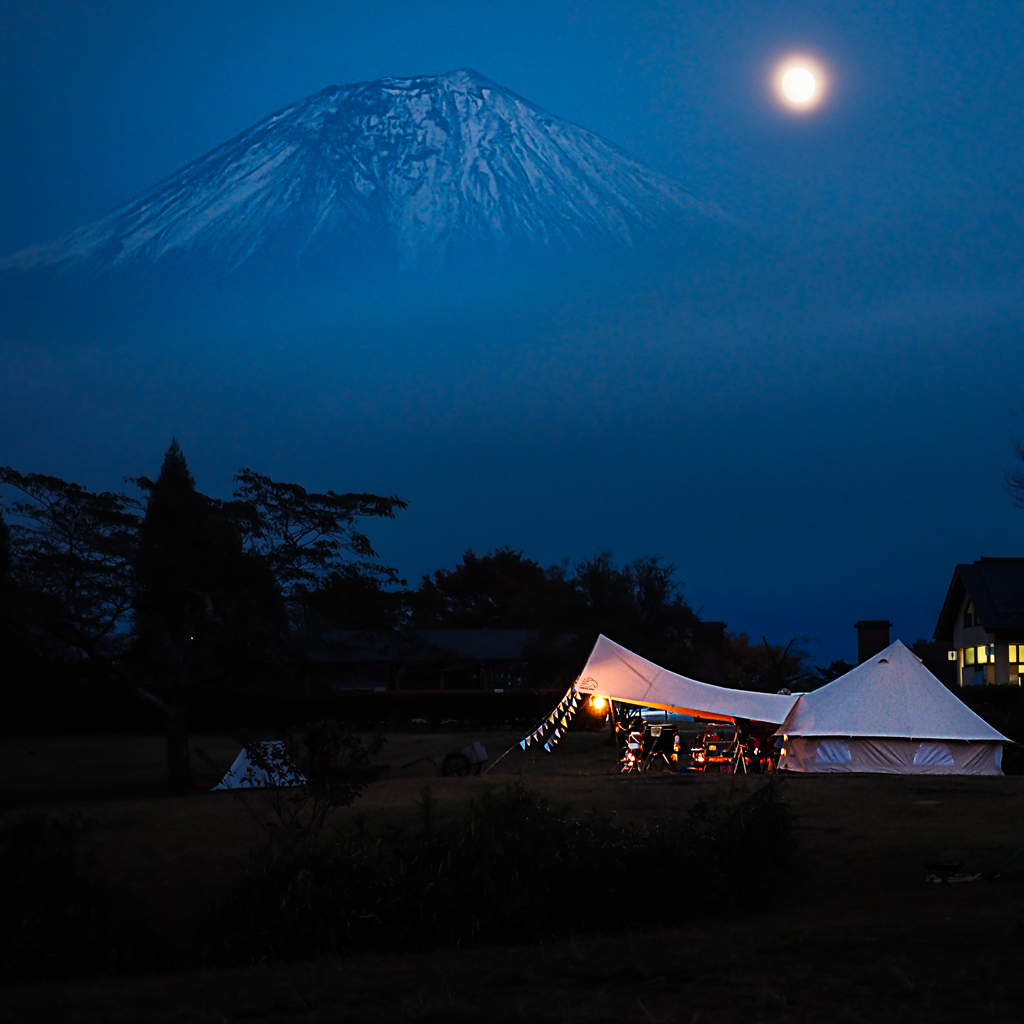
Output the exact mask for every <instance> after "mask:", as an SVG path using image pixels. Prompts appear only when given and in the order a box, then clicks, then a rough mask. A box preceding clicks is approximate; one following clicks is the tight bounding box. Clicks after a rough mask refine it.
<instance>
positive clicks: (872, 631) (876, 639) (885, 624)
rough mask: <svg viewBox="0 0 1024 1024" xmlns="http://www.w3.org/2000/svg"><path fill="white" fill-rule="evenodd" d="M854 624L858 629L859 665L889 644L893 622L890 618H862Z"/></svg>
mask: <svg viewBox="0 0 1024 1024" xmlns="http://www.w3.org/2000/svg"><path fill="white" fill-rule="evenodd" d="M854 626H855V627H856V629H857V664H858V665H863V664H864V662H865V661H867V660H868V658H870V657H872V656H873V655H875V654H878V652H879V651H884V650H885V649H886V647H888V646H889V643H890V640H889V630H890V628H891V627H892V623H891V622H890V621H889V620H888V619H861V621H860V622H855V623H854Z"/></svg>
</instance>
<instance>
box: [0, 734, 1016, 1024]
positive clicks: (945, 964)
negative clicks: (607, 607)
mask: <svg viewBox="0 0 1024 1024" xmlns="http://www.w3.org/2000/svg"><path fill="white" fill-rule="evenodd" d="M478 735H479V734H469V733H453V734H448V735H439V734H423V733H420V734H412V733H409V734H396V735H392V736H389V737H388V744H387V746H386V747H385V750H384V754H383V755H382V760H384V761H386V762H388V763H389V764H390V765H391V766H392V768H391V770H389V771H388V772H387V773H386V774H385V775H384V777H383V778H382V779H381V780H380V781H379V782H377V783H375V784H374V785H373V786H372V787H371V788H370V789H369V790H367V792H366V793H365V794H364V796H363V797H362V798H361V799H360V800H359V801H358V802H357V804H355V805H354V806H353V807H352V808H349V809H344V810H342V811H339V812H338V822H337V824H338V825H339V826H340V827H346V825H347V824H348V823H349V822H351V818H352V815H353V814H356V813H358V814H362V815H364V816H365V818H366V821H367V823H368V824H369V825H370V826H371V827H380V826H382V825H383V824H384V823H387V822H392V823H400V822H412V821H413V820H414V819H415V816H416V814H417V813H418V812H417V810H416V801H417V799H418V798H419V796H420V793H421V790H422V788H423V786H424V785H428V784H429V786H430V787H431V791H432V793H433V795H434V797H435V798H436V800H437V806H438V812H437V813H438V815H439V817H441V818H442V819H443V818H444V817H446V816H449V817H450V816H452V815H455V814H458V813H459V812H460V811H461V810H462V809H463V808H464V807H465V806H466V804H467V803H468V801H469V800H470V799H471V798H472V797H473V796H475V795H477V794H479V793H480V792H481V791H482V789H483V787H486V786H492V785H495V784H499V785H500V784H502V783H504V782H508V781H511V780H520V781H522V782H523V783H524V784H526V785H527V786H529V787H531V788H534V789H536V790H538V791H540V792H542V793H544V794H546V795H547V796H548V797H549V798H551V799H552V800H553V801H555V802H558V803H568V804H571V805H572V807H573V808H574V809H575V810H576V811H580V812H582V811H585V810H588V809H591V808H596V809H600V810H602V811H604V812H606V813H610V814H614V815H615V816H616V818H617V820H620V821H631V822H636V823H638V824H643V823H649V822H652V821H654V820H656V819H665V818H668V817H672V816H679V815H683V814H685V813H686V812H687V810H688V809H689V808H691V807H692V806H693V805H694V804H695V803H696V802H697V801H698V800H704V801H707V802H709V803H712V804H716V803H717V804H724V803H730V802H735V801H737V800H738V799H740V798H741V797H742V795H743V794H745V793H747V792H749V791H751V790H752V788H753V787H754V786H756V785H758V784H759V782H758V780H757V779H754V778H745V777H733V776H727V775H721V776H712V775H707V776H693V775H688V776H679V775H676V774H669V773H665V774H661V775H658V774H652V775H649V776H644V777H636V776H621V775H617V774H614V773H612V772H611V771H610V769H611V768H612V767H613V764H614V756H615V755H614V751H613V748H612V747H611V746H610V744H609V743H608V740H607V737H606V735H605V734H603V733H588V732H577V733H571V734H569V735H568V736H567V737H566V739H565V740H563V743H562V744H561V745H560V746H559V748H558V749H557V750H556V752H555V753H554V754H551V755H548V754H545V753H543V752H542V751H533V750H531V751H527V752H526V753H523V752H522V751H520V750H519V749H518V748H515V749H514V750H513V752H512V753H510V754H509V755H508V756H507V757H506V758H504V759H503V760H502V761H501V762H500V764H498V765H497V766H496V768H495V769H494V770H493V771H491V772H490V773H489V774H488V775H486V776H482V777H469V778H452V779H441V778H438V777H437V775H436V773H435V772H434V770H433V768H432V767H431V766H430V765H429V764H423V763H421V764H418V765H415V766H413V767H411V768H406V769H402V768H401V767H400V766H401V765H404V764H406V763H407V762H409V761H412V760H414V759H415V758H417V757H421V756H427V755H431V754H440V753H444V752H446V751H448V750H453V749H457V748H458V747H460V746H462V745H464V744H465V743H466V742H468V741H469V740H471V739H475V738H478ZM480 738H482V739H483V740H484V741H485V743H486V744H487V747H488V751H489V752H490V753H491V755H492V757H496V756H497V755H498V754H499V753H500V752H501V751H503V750H504V749H506V748H507V747H508V746H510V745H511V744H512V743H513V742H514V741H515V739H516V738H517V736H515V735H514V734H511V733H492V734H486V735H483V736H482V737H480ZM193 743H194V745H195V746H197V747H201V748H203V749H204V750H205V751H206V752H207V754H208V755H209V756H210V757H211V758H212V759H214V760H219V761H220V762H221V763H223V764H227V763H229V762H230V761H231V759H232V758H233V757H234V755H235V753H237V750H238V744H237V743H233V742H232V741H231V740H229V739H227V738H225V737H196V738H194V740H193ZM199 767H201V766H199ZM163 772H164V762H163V748H162V743H161V741H160V739H159V738H148V737H112V738H101V737H92V738H68V739H52V738H50V739H47V738H35V739H24V738H18V739H5V740H3V741H0V779H2V790H0V798H2V801H3V805H4V809H5V813H6V814H8V815H10V814H17V813H21V812H24V811H27V810H35V811H45V812H46V813H48V814H54V815H64V814H67V813H69V812H76V813H79V814H81V815H83V816H85V817H86V818H88V819H90V820H91V821H92V822H93V830H92V832H91V835H90V840H89V841H90V844H91V848H92V850H93V851H94V854H95V857H96V859H97V862H98V864H99V865H100V867H101V869H102V871H103V873H104V874H105V875H106V876H107V877H111V878H116V879H117V890H118V893H119V897H118V898H119V899H122V900H124V901H125V902H126V903H130V904H132V905H133V906H137V907H141V908H143V909H144V910H145V912H146V913H147V914H148V915H149V916H150V919H151V920H153V921H155V922H159V927H160V929H161V930H162V931H163V932H164V933H165V934H166V935H167V936H170V937H171V938H172V939H174V940H175V941H178V942H186V943H188V942H192V943H201V942H202V941H203V935H202V932H201V929H202V922H203V919H204V913H206V912H208V911H207V908H208V907H209V905H210V902H211V901H212V900H213V899H214V898H215V897H216V896H217V895H218V894H219V893H220V892H222V891H223V890H224V888H225V887H227V886H229V885H231V883H232V881H233V880H234V879H236V878H237V877H238V876H239V874H240V872H242V871H243V870H244V868H245V866H246V864H247V863H248V860H249V857H250V850H251V848H252V846H253V844H254V843H255V842H256V841H257V839H258V833H259V830H258V828H257V827H256V825H255V824H254V822H253V819H252V817H251V815H250V814H249V813H248V812H247V810H246V808H245V807H244V806H243V805H242V803H241V802H240V801H239V799H237V798H236V797H235V796H233V795H232V794H228V793H214V794H211V793H196V794H195V795H185V796H179V795H168V794H166V793H165V791H164V788H163ZM782 791H783V794H784V796H785V798H786V799H787V800H788V802H789V803H790V805H791V807H792V809H793V811H794V814H795V816H796V835H797V838H798V844H799V850H800V864H801V870H800V872H799V877H798V878H796V879H794V880H793V881H792V882H791V883H789V884H788V886H787V888H788V890H789V891H786V892H780V893H778V894H777V898H776V899H775V900H773V901H772V906H771V909H770V910H768V909H764V908H750V909H749V912H747V913H742V914H733V913H728V912H723V914H721V915H714V914H712V915H711V916H710V918H709V919H707V920H701V921H698V922H693V921H690V920H689V915H688V914H687V913H686V907H687V880H686V879H685V878H682V879H680V881H679V885H678V888H677V889H676V891H674V892H664V893H663V892H652V891H649V890H648V889H645V887H644V886H643V885H642V880H639V881H638V885H637V887H636V888H635V889H634V890H633V891H626V892H611V891H598V892H594V894H593V899H594V900H598V901H605V902H606V903H607V907H608V914H609V918H610V920H611V921H613V922H614V921H615V920H617V919H621V920H622V921H623V922H626V921H630V922H633V928H634V930H633V931H631V932H627V930H626V928H625V927H624V928H623V930H622V934H621V936H616V935H615V934H612V935H610V936H605V937H600V938H589V939H584V938H578V939H576V940H574V941H570V942H565V943H551V944H547V945H539V946H530V947H515V948H488V949H475V950H447V951H443V952H437V953H429V954H422V955H404V956H383V955H374V956H362V957H356V958H352V959H348V960H340V961H338V960H333V961H320V962H317V963H314V964H301V965H287V966H281V965H270V964H254V965H252V966H249V967H242V968H235V969H231V970H217V971H205V972H189V973H185V974H180V973H179V974H173V973H168V974H163V975H159V974H154V975H150V976H145V977H130V978H129V977H116V976H103V977H96V978H85V979H81V978H80V979H76V980H67V981H62V982H57V983H49V984H45V985H44V984H41V983H33V984H23V985H21V986H17V987H15V988H13V989H10V990H9V991H8V992H7V993H5V997H4V1000H3V1001H2V1007H3V1008H2V1009H0V1019H4V1020H12V1021H14V1020H18V1021H22V1020H34V1019H47V1018H48V1019H64V1020H69V1021H70V1020H74V1021H83V1022H85V1021H88V1022H93V1021H136V1020H138V1021H156V1022H160V1021H168V1022H171V1021H174V1022H178V1021H202V1022H205V1021H242V1020H245V1021H279V1020H280V1021H329V1020H361V1021H391V1020H417V1021H446V1022H461V1021H467V1022H468V1021H474V1022H477V1021H502V1020H523V1019H534V1020H573V1021H576V1020H579V1021H623V1020H637V1021H647V1020H663V1021H686V1022H695V1021H721V1022H723V1024H728V1022H732V1021H737V1022H739V1021H744V1022H755V1021H762V1020H763V1021H774V1020H780V1021H782V1020H787V1021H805V1020H806V1021H825V1020H839V1021H869V1020H874V1021H878V1020H884V1021H888V1020H894V1021H896V1020H899V1021H904V1020H905V1021H918V1020H920V1021H925V1020H927V1021H936V1020H950V1021H953V1020H956V1021H973V1020H975V1019H983V1020H986V1021H1001V1020H1007V1021H1009V1020H1013V1021H1018V1020H1020V1019H1021V1018H1022V1016H1024V1010H1022V1009H1021V1007H1022V1006H1024V1002H1022V1000H1024V973H1022V971H1021V966H1020V965H1021V957H1022V954H1024V936H1022V931H1024V917H1022V910H1024V886H1017V885H1015V884H1009V883H1005V882H1004V883H987V882H984V881H982V882H976V883H971V884H961V885H942V886H931V885H927V884H925V882H924V870H923V863H924V862H925V861H927V860H932V859H947V858H952V857H956V858H960V859H963V860H964V861H965V862H966V864H967V867H968V869H969V870H973V871H989V870H994V869H996V868H997V867H998V866H999V865H1000V864H1001V863H1002V862H1003V861H1005V859H1006V858H1007V857H1008V856H1009V855H1010V853H1012V852H1013V850H1014V849H1015V848H1016V847H1018V846H1019V845H1020V844H1021V843H1022V842H1024V778H1021V777H1006V778H943V777H930V778H920V777H918V778H900V777H884V776H877V777H873V776H848V777H843V776H819V777H814V776H807V777H800V776H793V777H787V778H785V779H784V780H783V782H782ZM681 920H686V921H687V923H686V924H685V926H683V927H674V925H675V923H676V922H678V921H681Z"/></svg>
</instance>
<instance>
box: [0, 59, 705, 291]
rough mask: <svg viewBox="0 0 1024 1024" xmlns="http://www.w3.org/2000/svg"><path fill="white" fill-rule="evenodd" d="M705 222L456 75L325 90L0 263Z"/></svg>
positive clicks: (88, 261) (430, 249) (393, 245)
mask: <svg viewBox="0 0 1024 1024" xmlns="http://www.w3.org/2000/svg"><path fill="white" fill-rule="evenodd" d="M722 221H724V218H723V217H722V215H721V214H720V213H719V212H718V211H717V210H716V209H715V208H714V207H712V206H710V205H709V204H706V203H702V202H701V201H700V200H698V199H696V198H694V197H693V196H691V195H690V194H689V193H688V192H686V191H685V190H684V189H683V188H682V187H680V186H679V185H677V184H676V183H674V182H672V181H671V180H669V179H668V178H666V177H664V176H663V175H660V174H658V173H656V172H654V171H652V170H650V169H648V168H645V167H644V166H643V165H642V164H640V163H638V162H636V161H635V160H633V159H631V158H630V157H628V156H627V155H626V154H625V153H623V152H622V151H621V150H620V149H618V148H617V147H616V146H614V145H612V144H611V143H609V142H606V141H605V140H604V139H601V138H600V137H599V136H597V135H595V134H593V133H592V132H589V131H587V130H585V129H583V128H579V127H577V126H575V125H572V124H570V123H568V122H567V121H563V120H561V119H559V118H557V117H554V116H552V115H550V114H547V113H545V112H544V111H542V110H540V109H539V108H537V107H535V106H533V105H532V104H530V103H528V102H527V101H526V100H524V99H522V98H521V97H519V96H517V95H515V94H514V93H512V92H510V91H508V90H506V89H503V88H501V87H500V86H497V85H495V84H494V83H492V82H490V81H488V80H487V79H486V78H484V77H483V76H481V75H479V74H477V73H476V72H474V71H471V70H461V71H455V72H451V73H449V74H445V75H439V76H432V77H420V78H405V79H397V78H385V79H382V80H380V81H376V82H369V83H361V84H358V85H349V86H342V87H333V86H332V87H330V88H327V89H325V90H323V91H322V92H319V93H316V94H315V95H313V96H310V97H308V98H307V99H304V100H301V101H300V102H298V103H295V104H293V105H292V106H290V107H287V108H285V109H284V110H281V111H278V112H277V113H276V114H273V115H271V116H270V117H268V118H266V119H265V120H263V121H262V122H260V123H259V124H257V125H255V126H254V127H253V128H251V129H249V130H248V131H245V132H243V133H242V134H241V135H238V136H237V137H235V138H234V139H232V140H231V141H229V142H227V143H225V144H224V145H222V146H220V147H218V148H217V149H215V150H213V151H212V152H210V153H208V154H207V155H206V156H203V157H201V158H200V159H198V160H196V161H194V162H193V163H191V164H189V165H188V166H187V167H185V168H183V169H182V170H180V171H179V172H177V173H176V174H174V175H172V176H171V177H169V178H167V179H166V180H165V181H163V182H161V183H160V184H159V185H157V186H155V187H154V188H152V189H150V190H149V191H148V192H145V193H144V194H143V195H141V196H139V197H138V198H137V199H134V200H133V201H131V202H129V203H127V204H126V205H124V206H122V207H121V208H120V209H117V210H115V211H114V212H113V213H111V214H110V215H109V216H107V217H105V218H103V219H102V220H100V221H97V222H96V223H94V224H91V225H89V226H87V227H84V228H81V229H79V230H77V231H75V232H73V233H71V234H69V235H65V236H64V237H62V238H58V239H57V240H56V241H54V242H51V243H50V244H48V245H43V246H39V247H35V248H31V249H26V250H24V251H22V252H20V253H17V254H15V255H14V256H12V257H10V258H8V259H7V260H5V261H3V262H0V269H5V270H31V269H35V268H42V267H53V268H57V269H71V268H76V269H79V270H83V271H87V272H95V271H103V270H109V269H116V268H119V267H130V266H144V265H149V264H153V263H157V262H158V261H161V260H165V259H166V258H167V257H169V256H178V257H183V258H185V259H186V260H188V259H191V258H193V257H199V256H202V257H203V258H204V259H205V260H206V261H212V263H213V264H214V266H215V267H216V268H217V269H218V270H223V271H231V270H235V269H238V268H239V267H242V266H244V265H246V264H247V263H251V262H253V261H254V260H268V261H269V262H270V264H271V265H279V266H281V267H286V266H287V265H288V264H300V265H301V264H302V263H303V262H304V261H313V262H315V261H317V260H320V259H323V258H324V256H325V255H332V256H337V255H339V254H340V255H343V256H345V257H355V258H365V257H367V256H368V255H372V254H378V255H383V256H385V257H386V258H387V259H388V261H389V262H394V263H397V264H398V265H399V266H403V267H406V268H410V267H421V266H424V265H431V264H438V263H440V262H443V261H444V260H445V259H446V257H449V256H452V255H455V254H458V253H469V254H473V253H480V252H489V253H501V252H503V251H508V250H514V249H516V248H517V247H520V246H523V245H525V246H527V247H530V248H533V247H540V248H542V249H548V250H554V251H556V252H565V251H568V252H573V251H580V252H584V251H593V250H604V249H608V248H609V247H611V248H620V249H621V248H626V249H629V248H632V247H634V246H635V245H636V244H637V243H638V242H639V241H640V240H642V239H644V238H647V237H674V238H676V239H678V238H679V232H680V230H682V231H684V232H685V230H686V229H687V228H692V227H694V226H696V225H699V224H713V223H718V222H722Z"/></svg>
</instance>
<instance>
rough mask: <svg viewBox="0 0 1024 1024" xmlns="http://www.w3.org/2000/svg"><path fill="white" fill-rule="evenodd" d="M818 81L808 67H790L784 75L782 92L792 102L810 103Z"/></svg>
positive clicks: (816, 89)
mask: <svg viewBox="0 0 1024 1024" xmlns="http://www.w3.org/2000/svg"><path fill="white" fill-rule="evenodd" d="M817 91H818V83H817V82H816V81H815V80H814V75H812V74H811V73H810V71H808V70H807V68H790V69H789V70H788V71H787V72H786V73H785V74H784V75H783V76H782V92H783V94H784V95H785V97H786V99H787V100H789V101H790V103H810V102H811V100H812V99H814V94H815V93H816V92H817Z"/></svg>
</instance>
